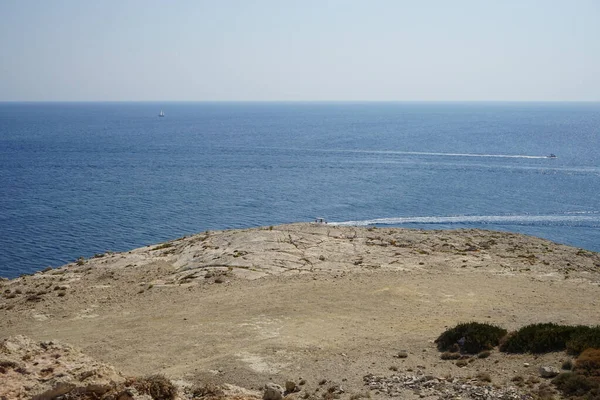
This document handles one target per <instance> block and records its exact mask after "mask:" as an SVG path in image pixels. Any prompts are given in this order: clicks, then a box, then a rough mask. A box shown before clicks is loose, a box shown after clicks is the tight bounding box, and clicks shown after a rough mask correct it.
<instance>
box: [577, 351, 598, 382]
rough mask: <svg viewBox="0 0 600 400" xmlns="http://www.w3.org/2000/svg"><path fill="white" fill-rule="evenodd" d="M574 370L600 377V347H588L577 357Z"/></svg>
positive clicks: (581, 373)
mask: <svg viewBox="0 0 600 400" xmlns="http://www.w3.org/2000/svg"><path fill="white" fill-rule="evenodd" d="M573 372H575V373H578V374H580V375H585V376H596V377H600V349H587V350H585V351H584V352H583V353H581V355H580V356H579V357H578V358H577V361H576V362H575V367H574V368H573Z"/></svg>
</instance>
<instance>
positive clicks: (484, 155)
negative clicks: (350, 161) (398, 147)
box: [330, 150, 551, 159]
mask: <svg viewBox="0 0 600 400" xmlns="http://www.w3.org/2000/svg"><path fill="white" fill-rule="evenodd" d="M330 151H332V152H339V153H370V154H401V155H417V156H442V157H483V158H535V159H543V158H551V157H549V156H534V155H526V154H479V153H435V152H425V151H394V150H330Z"/></svg>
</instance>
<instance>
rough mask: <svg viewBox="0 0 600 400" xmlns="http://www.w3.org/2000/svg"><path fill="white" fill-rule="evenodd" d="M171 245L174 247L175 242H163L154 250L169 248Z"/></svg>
mask: <svg viewBox="0 0 600 400" xmlns="http://www.w3.org/2000/svg"><path fill="white" fill-rule="evenodd" d="M169 247H173V243H163V244H160V245H158V246H156V247H155V248H153V249H152V251H154V250H162V249H168V248H169Z"/></svg>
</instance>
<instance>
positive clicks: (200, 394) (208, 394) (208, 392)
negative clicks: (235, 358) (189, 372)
mask: <svg viewBox="0 0 600 400" xmlns="http://www.w3.org/2000/svg"><path fill="white" fill-rule="evenodd" d="M223 396H225V392H223V389H222V388H221V387H220V386H217V385H214V384H212V383H207V384H205V385H204V386H195V387H193V388H192V397H193V398H209V399H210V398H222V397H223Z"/></svg>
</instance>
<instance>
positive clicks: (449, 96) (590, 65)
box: [0, 0, 600, 101]
mask: <svg viewBox="0 0 600 400" xmlns="http://www.w3.org/2000/svg"><path fill="white" fill-rule="evenodd" d="M0 101H600V0H560V1H558V0H502V1H493V0H411V1H404V0H363V1H357V0H295V1H293V0H211V1H204V0H178V1H167V0H164V1H153V0H118V1H117V0H102V1H82V0H52V1H43V0H0Z"/></svg>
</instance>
